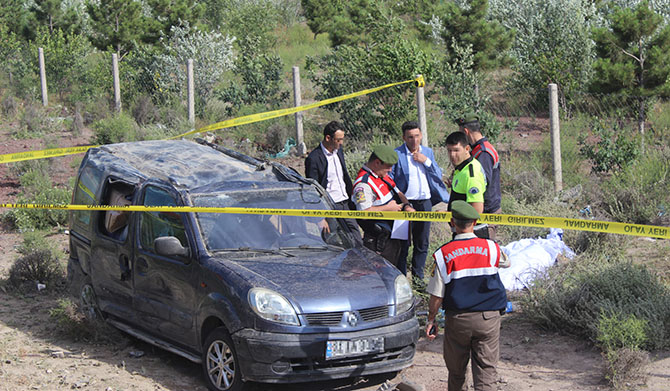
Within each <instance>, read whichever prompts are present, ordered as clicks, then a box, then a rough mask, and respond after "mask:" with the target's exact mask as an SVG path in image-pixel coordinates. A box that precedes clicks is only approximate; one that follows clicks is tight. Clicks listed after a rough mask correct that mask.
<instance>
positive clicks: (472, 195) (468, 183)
mask: <svg viewBox="0 0 670 391" xmlns="http://www.w3.org/2000/svg"><path fill="white" fill-rule="evenodd" d="M446 144H447V151H448V153H449V160H450V161H451V164H452V165H453V166H454V174H453V176H452V179H451V195H450V196H449V205H448V206H447V210H449V211H451V205H452V203H453V202H454V201H456V200H463V201H466V202H468V203H469V204H470V205H472V207H474V208H475V210H477V212H479V213H482V212H483V211H484V192H485V191H486V175H485V174H484V169H483V168H482V165H481V164H480V163H479V161H477V159H475V158H473V157H472V156H471V155H470V144H468V140H467V138H466V137H465V134H463V133H462V132H453V133H451V134H450V135H449V136H447V141H446Z"/></svg>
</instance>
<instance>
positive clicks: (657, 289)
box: [522, 246, 670, 349]
mask: <svg viewBox="0 0 670 391" xmlns="http://www.w3.org/2000/svg"><path fill="white" fill-rule="evenodd" d="M620 250H621V249H613V248H611V247H610V248H609V249H607V248H605V247H604V246H603V248H601V249H600V252H599V253H596V252H589V253H585V254H582V255H581V256H580V257H579V259H577V260H576V261H575V262H570V263H567V264H559V265H558V266H556V267H554V268H551V269H549V271H548V272H547V273H546V274H545V275H543V276H539V277H538V278H537V279H536V280H535V281H534V282H533V284H532V286H531V287H530V288H529V290H528V293H527V294H526V295H524V296H523V297H522V305H523V306H524V312H525V313H526V314H527V315H528V316H529V318H530V319H531V320H533V321H534V322H536V323H538V324H539V325H541V326H544V327H547V328H550V329H556V330H562V331H565V332H569V333H572V334H576V335H580V336H583V337H585V338H588V339H590V340H591V341H593V342H597V341H598V339H599V338H601V339H602V340H604V341H607V343H609V344H611V345H612V346H616V345H617V344H624V343H626V344H632V342H634V344H639V346H640V347H642V348H645V349H663V348H666V347H667V346H670V291H669V290H668V288H667V287H666V286H665V285H664V284H663V283H662V282H661V281H660V279H659V278H658V276H656V275H655V274H653V273H652V272H650V271H649V270H648V269H647V268H646V267H645V266H642V265H638V264H633V263H632V262H629V261H624V260H622V259H621V258H620V255H619V254H618V252H619V251H620ZM611 314H616V316H617V318H613V317H612V315H611ZM603 317H604V318H603ZM602 319H604V320H602ZM631 319H634V320H631ZM617 320H620V321H617ZM626 322H628V323H626ZM642 325H645V326H644V327H643V329H644V336H645V337H644V338H642V332H641V331H640V330H641V329H642ZM601 327H602V328H603V329H602V330H601ZM616 327H618V328H621V329H623V330H625V331H621V332H620V333H619V334H612V332H611V329H612V328H616Z"/></svg>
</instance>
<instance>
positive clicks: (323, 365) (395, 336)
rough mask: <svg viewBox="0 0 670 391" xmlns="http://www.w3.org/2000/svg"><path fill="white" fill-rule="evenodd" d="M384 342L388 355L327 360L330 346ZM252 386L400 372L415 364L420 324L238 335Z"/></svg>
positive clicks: (250, 331) (241, 362) (237, 344)
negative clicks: (361, 341)
mask: <svg viewBox="0 0 670 391" xmlns="http://www.w3.org/2000/svg"><path fill="white" fill-rule="evenodd" d="M374 337H383V338H384V351H383V352H377V353H371V354H366V355H361V356H353V357H345V358H337V359H328V360H327V359H326V357H325V356H326V342H327V341H329V340H358V339H363V338H374ZM232 338H233V341H234V344H235V348H236V351H237V357H238V361H239V365H240V367H241V369H242V375H243V378H244V380H246V381H256V382H263V383H294V382H296V383H297V382H307V381H315V380H329V379H339V378H346V377H352V376H362V375H372V374H377V373H385V372H393V371H399V370H401V369H403V368H406V367H408V366H410V365H411V364H412V359H413V358H414V352H415V350H416V343H417V341H418V339H419V323H418V321H417V320H416V318H411V319H409V320H406V321H404V322H401V323H396V324H392V325H388V326H383V327H377V328H372V329H366V330H360V331H353V332H342V333H321V334H319V333H317V334H280V333H269V332H261V331H256V330H253V329H242V330H240V331H238V332H236V333H235V334H233V335H232Z"/></svg>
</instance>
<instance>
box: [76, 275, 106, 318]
mask: <svg viewBox="0 0 670 391" xmlns="http://www.w3.org/2000/svg"><path fill="white" fill-rule="evenodd" d="M79 309H80V310H81V312H83V313H84V316H85V317H86V319H87V320H88V321H91V322H94V321H99V320H102V319H103V317H102V313H101V312H100V307H98V297H97V296H96V294H95V290H94V289H93V283H92V282H91V277H90V276H86V277H84V279H83V281H82V283H81V285H80V288H79Z"/></svg>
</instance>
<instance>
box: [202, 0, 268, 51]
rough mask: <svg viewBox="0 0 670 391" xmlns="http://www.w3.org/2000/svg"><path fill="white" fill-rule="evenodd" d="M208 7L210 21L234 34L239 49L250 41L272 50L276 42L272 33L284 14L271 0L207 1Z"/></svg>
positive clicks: (264, 48)
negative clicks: (281, 14)
mask: <svg viewBox="0 0 670 391" xmlns="http://www.w3.org/2000/svg"><path fill="white" fill-rule="evenodd" d="M206 10H207V11H206V14H205V19H206V20H207V21H208V24H209V25H210V26H217V27H218V28H219V29H222V30H223V31H225V32H226V33H227V34H230V35H231V36H234V37H235V38H236V40H237V46H238V47H239V48H244V47H245V46H246V45H247V41H250V42H252V45H255V46H257V47H260V48H261V49H262V50H270V49H272V47H273V46H274V44H275V42H276V38H275V36H273V35H272V34H271V33H272V31H273V30H274V29H275V28H276V27H277V25H278V23H279V20H280V13H279V10H278V9H277V8H276V7H275V6H274V4H273V2H272V1H270V0H228V1H219V0H206Z"/></svg>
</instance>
